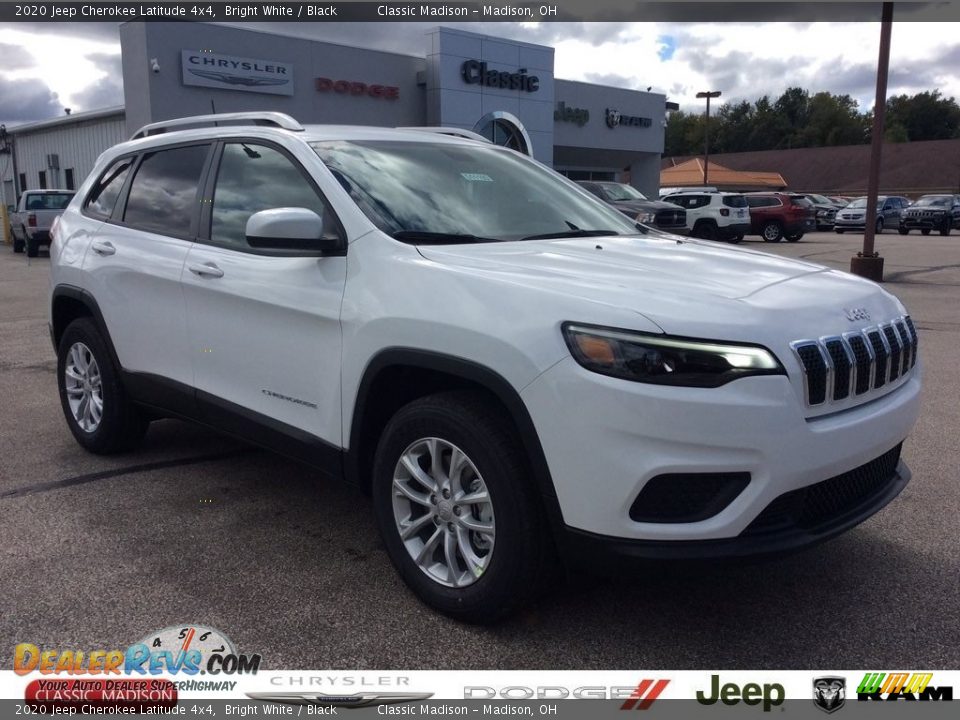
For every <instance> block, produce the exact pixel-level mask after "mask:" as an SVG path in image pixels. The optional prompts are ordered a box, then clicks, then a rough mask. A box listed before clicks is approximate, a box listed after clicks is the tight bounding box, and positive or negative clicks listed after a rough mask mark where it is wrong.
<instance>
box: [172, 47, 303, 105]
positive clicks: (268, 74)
mask: <svg viewBox="0 0 960 720" xmlns="http://www.w3.org/2000/svg"><path fill="white" fill-rule="evenodd" d="M180 66H181V70H182V72H183V84H184V85H196V86H198V87H208V88H218V89H220V90H240V91H242V92H255V93H268V94H270V95H293V65H291V64H289V63H282V62H277V61H276V60H258V59H255V58H245V57H236V56H234V55H221V54H219V53H214V52H208V51H206V50H181V51H180Z"/></svg>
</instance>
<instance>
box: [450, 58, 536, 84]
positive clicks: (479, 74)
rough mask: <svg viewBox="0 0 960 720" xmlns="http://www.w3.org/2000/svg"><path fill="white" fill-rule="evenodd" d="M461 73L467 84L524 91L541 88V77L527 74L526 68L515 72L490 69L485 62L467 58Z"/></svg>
mask: <svg viewBox="0 0 960 720" xmlns="http://www.w3.org/2000/svg"><path fill="white" fill-rule="evenodd" d="M460 74H461V75H462V76H463V81H464V82H465V83H467V85H486V86H487V87H494V88H500V89H501V90H522V91H523V92H536V91H537V90H539V89H540V78H539V77H537V76H536V75H527V69H526V68H520V70H518V71H517V72H515V73H511V72H505V71H501V70H488V69H487V64H486V63H485V62H480V61H479V60H466V61H464V63H463V65H462V66H461V67H460Z"/></svg>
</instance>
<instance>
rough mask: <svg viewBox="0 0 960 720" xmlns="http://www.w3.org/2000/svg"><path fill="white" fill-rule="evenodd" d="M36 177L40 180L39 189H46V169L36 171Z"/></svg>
mask: <svg viewBox="0 0 960 720" xmlns="http://www.w3.org/2000/svg"><path fill="white" fill-rule="evenodd" d="M37 179H38V180H39V182H40V189H41V190H46V189H47V172H46V170H41V171H40V172H38V173H37Z"/></svg>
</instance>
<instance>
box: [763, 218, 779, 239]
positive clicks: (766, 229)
mask: <svg viewBox="0 0 960 720" xmlns="http://www.w3.org/2000/svg"><path fill="white" fill-rule="evenodd" d="M760 234H761V235H762V236H763V241H764V242H769V243H774V242H780V240H781V239H782V238H783V227H781V225H780V223H778V222H776V221H775V220H771V221H769V222H766V223H764V224H763V227H762V228H760Z"/></svg>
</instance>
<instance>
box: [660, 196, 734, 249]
mask: <svg viewBox="0 0 960 720" xmlns="http://www.w3.org/2000/svg"><path fill="white" fill-rule="evenodd" d="M661 199H662V200H663V201H664V202H668V203H673V204H674V205H679V206H680V207H682V208H684V209H685V210H686V211H687V228H688V229H689V230H690V235H692V236H693V237H697V238H703V239H704V240H726V241H727V242H730V243H734V244H736V243H738V242H740V241H741V240H743V236H744V235H746V234H747V233H748V232H750V208H749V207H748V206H747V199H746V198H745V197H744V196H743V195H741V194H740V193H730V192H705V191H699V192H691V191H686V192H678V193H672V194H670V195H665V196H664V197H663V198H661Z"/></svg>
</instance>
